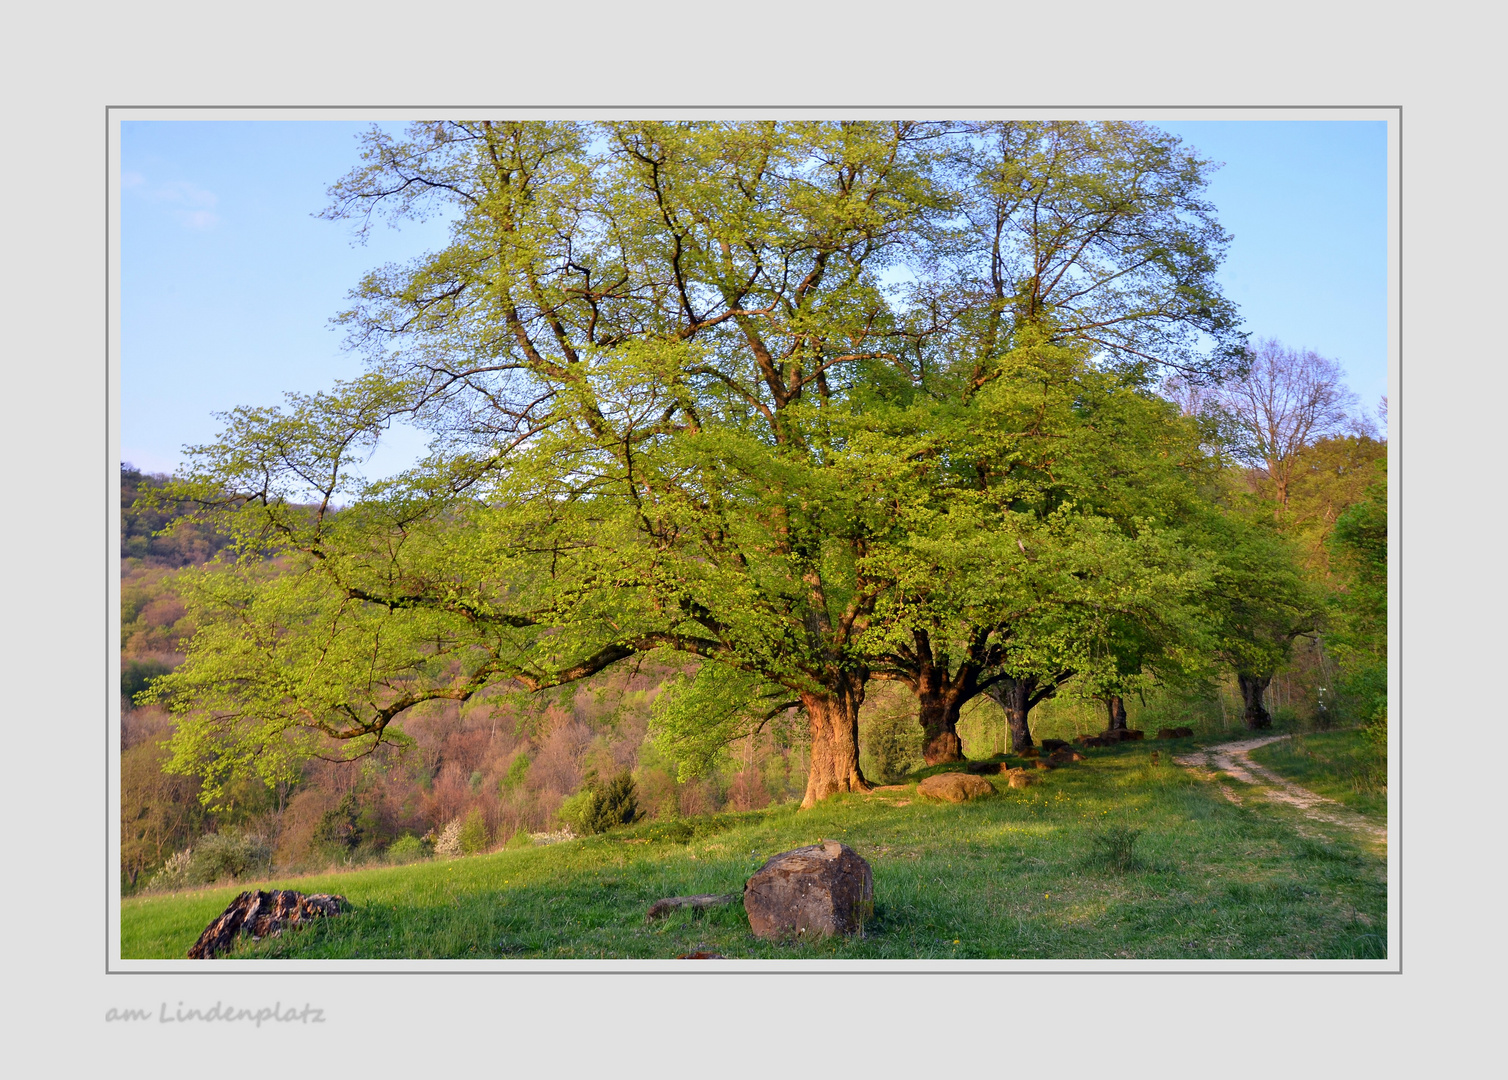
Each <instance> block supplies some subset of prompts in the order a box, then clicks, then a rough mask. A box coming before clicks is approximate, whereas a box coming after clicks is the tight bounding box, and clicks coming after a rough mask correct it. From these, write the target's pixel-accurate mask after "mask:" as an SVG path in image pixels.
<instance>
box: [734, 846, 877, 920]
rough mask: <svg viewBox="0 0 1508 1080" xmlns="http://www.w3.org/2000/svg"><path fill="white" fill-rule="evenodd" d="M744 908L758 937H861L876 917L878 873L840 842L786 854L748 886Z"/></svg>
mask: <svg viewBox="0 0 1508 1080" xmlns="http://www.w3.org/2000/svg"><path fill="white" fill-rule="evenodd" d="M744 910H745V911H746V912H748V915H749V929H751V930H752V931H754V936H755V937H759V938H765V939H776V938H783V937H789V936H792V935H797V934H799V935H803V936H807V937H831V936H833V935H837V934H861V933H863V932H864V922H865V920H866V919H868V918H869V917H870V916H871V915H873V914H874V874H873V872H871V871H870V869H869V864H868V863H867V862H865V861H864V860H863V859H862V858H861V857H860V856H859V854H858V853H857V852H856V851H854V850H853V849H852V848H850V847H849V846H848V845H847V844H840V843H838V842H837V841H836V840H829V841H827V842H826V843H822V844H813V845H812V846H810V847H801V848H796V849H795V850H794V851H783V852H781V853H780V854H779V855H774V856H771V857H770V859H769V860H768V861H767V862H766V863H765V864H764V865H763V866H762V867H760V868H759V869H758V870H757V871H755V873H754V876H753V877H751V878H749V880H748V881H747V882H746V883H745V884H744Z"/></svg>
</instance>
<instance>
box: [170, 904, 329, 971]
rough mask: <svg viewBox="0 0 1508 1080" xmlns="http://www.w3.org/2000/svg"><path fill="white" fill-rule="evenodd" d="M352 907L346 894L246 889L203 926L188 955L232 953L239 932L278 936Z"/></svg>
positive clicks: (193, 957) (195, 957) (202, 957)
mask: <svg viewBox="0 0 1508 1080" xmlns="http://www.w3.org/2000/svg"><path fill="white" fill-rule="evenodd" d="M349 906H350V905H349V904H347V903H346V898H345V897H343V896H330V895H327V894H325V893H316V894H315V895H313V896H305V895H304V894H303V893H299V892H294V891H293V890H292V889H272V890H271V891H268V890H257V891H247V892H243V893H242V894H241V895H240V896H237V897H236V898H235V899H234V900H232V901H231V902H230V906H229V907H227V908H226V909H225V910H224V911H223V912H221V913H220V914H219V915H218V916H216V917H215V919H214V921H213V922H211V923H210V924H209V925H208V926H206V927H205V928H204V933H202V934H200V935H199V940H198V941H196V942H194V946H193V948H191V949H189V951H188V956H189V959H190V960H210V959H213V958H214V957H216V956H218V955H220V954H221V953H227V952H230V948H231V946H232V945H233V944H234V943H235V938H236V935H237V934H246V935H247V936H248V937H250V938H251V939H252V940H253V941H256V940H258V939H260V938H264V937H277V936H278V935H279V934H281V933H282V932H283V928H284V927H287V926H297V925H298V924H299V923H304V922H308V921H309V920H311V919H317V918H323V917H327V916H331V915H339V914H340V913H341V912H342V911H344V910H346V909H347V908H348V907H349Z"/></svg>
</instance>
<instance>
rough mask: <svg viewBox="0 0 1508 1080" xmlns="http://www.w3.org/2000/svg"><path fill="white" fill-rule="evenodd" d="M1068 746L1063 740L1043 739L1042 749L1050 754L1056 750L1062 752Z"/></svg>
mask: <svg viewBox="0 0 1508 1080" xmlns="http://www.w3.org/2000/svg"><path fill="white" fill-rule="evenodd" d="M1067 745H1068V744H1067V743H1066V742H1064V741H1063V740H1062V739H1043V740H1042V742H1041V746H1042V749H1043V750H1046V751H1047V752H1048V753H1049V754H1051V753H1052V752H1053V751H1055V750H1062V749H1063V748H1064V747H1066V746H1067Z"/></svg>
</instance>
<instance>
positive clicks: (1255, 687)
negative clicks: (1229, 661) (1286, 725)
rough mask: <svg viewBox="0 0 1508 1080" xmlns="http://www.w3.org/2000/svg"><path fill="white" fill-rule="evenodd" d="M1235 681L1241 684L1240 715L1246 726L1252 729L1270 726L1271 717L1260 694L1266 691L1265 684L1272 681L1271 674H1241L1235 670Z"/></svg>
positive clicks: (1256, 729)
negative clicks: (1241, 706)
mask: <svg viewBox="0 0 1508 1080" xmlns="http://www.w3.org/2000/svg"><path fill="white" fill-rule="evenodd" d="M1236 682H1237V683H1239V684H1240V686H1241V701H1242V703H1243V705H1244V708H1243V709H1242V713H1241V715H1242V718H1243V719H1244V720H1245V721H1246V726H1247V727H1248V728H1250V729H1251V730H1252V731H1260V730H1261V729H1262V728H1269V727H1272V717H1271V715H1269V714H1268V712H1267V708H1266V706H1264V705H1263V704H1262V695H1263V694H1264V693H1266V691H1267V684H1268V683H1270V682H1272V676H1271V675H1243V674H1241V673H1240V672H1237V673H1236Z"/></svg>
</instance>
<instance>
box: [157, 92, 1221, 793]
mask: <svg viewBox="0 0 1508 1080" xmlns="http://www.w3.org/2000/svg"><path fill="white" fill-rule="evenodd" d="M363 159H364V165H363V166H362V167H360V168H358V169H356V170H355V171H353V172H352V173H351V174H350V175H349V176H347V177H346V178H345V179H344V180H342V181H341V182H340V183H338V184H337V185H336V186H335V187H334V188H333V189H332V195H333V202H332V205H331V207H330V209H329V210H328V216H330V217H332V218H337V219H346V220H354V221H356V222H357V223H358V227H359V229H360V230H363V231H364V230H365V229H366V228H367V227H369V225H370V223H371V222H372V221H373V220H374V219H375V218H380V217H381V216H382V215H384V214H389V215H392V216H394V217H400V218H401V217H404V216H415V215H423V214H427V213H445V214H449V215H451V216H452V217H453V218H454V224H453V226H452V229H451V243H450V244H449V246H448V247H446V248H445V249H444V250H442V251H439V252H435V253H433V254H431V255H429V256H427V257H424V258H422V259H420V260H418V261H417V262H415V263H413V264H410V265H406V266H396V267H395V266H390V267H384V268H382V269H379V270H377V271H374V272H373V273H372V274H370V275H369V276H368V277H367V278H366V279H365V280H364V281H363V283H362V284H361V286H360V288H359V289H358V290H357V292H356V294H355V296H354V303H353V305H352V307H351V308H350V309H349V310H348V311H347V312H345V313H344V314H343V315H342V316H341V319H342V321H343V322H344V324H345V325H346V326H347V327H348V329H349V331H350V342H351V345H352V346H353V348H355V349H356V350H357V351H358V352H359V353H361V354H362V355H363V356H364V357H365V360H366V363H367V367H368V372H367V374H366V375H364V376H362V377H361V378H358V379H354V380H352V381H350V382H348V383H345V384H342V385H341V386H339V387H337V388H335V389H334V390H333V391H332V392H330V393H329V394H324V395H315V396H314V397H312V398H298V399H293V400H292V401H291V402H290V406H289V407H288V408H287V409H285V410H268V409H260V410H259V409H246V410H239V411H238V412H236V413H235V414H233V415H232V416H231V417H230V418H229V419H230V424H229V427H228V429H227V432H226V435H225V438H224V439H223V440H222V442H220V443H219V444H216V445H214V446H211V447H205V448H201V449H200V451H199V452H198V454H197V456H196V459H195V465H194V467H193V470H192V473H191V475H190V476H189V477H187V478H186V480H185V482H184V484H183V485H181V487H180V489H179V490H177V491H176V492H175V497H176V496H192V497H194V498H197V499H198V500H199V501H200V503H201V504H202V505H203V506H205V507H206V508H208V510H209V511H211V512H215V513H218V514H220V515H221V516H222V517H225V518H227V519H233V520H228V521H227V522H224V523H222V524H224V527H225V528H227V529H228V530H229V531H231V532H233V533H234V534H235V535H236V536H237V537H238V538H239V542H240V545H241V546H240V549H239V550H240V552H241V555H242V560H241V562H240V563H238V564H237V565H236V566H235V567H234V568H225V569H220V570H216V571H212V572H208V573H206V574H204V575H203V576H202V577H201V578H200V579H199V583H198V586H197V591H196V592H195V593H194V598H193V600H192V603H193V604H196V605H198V606H197V607H196V608H195V611H196V619H197V621H198V623H199V625H200V626H201V627H203V628H204V629H203V630H202V632H201V636H200V637H198V638H196V640H195V642H194V645H193V646H192V648H191V652H190V657H189V661H188V663H187V664H186V665H185V667H184V668H183V669H182V670H181V671H180V672H179V673H177V674H175V675H174V676H173V677H172V678H170V679H169V680H166V681H164V683H163V684H162V686H161V688H160V691H159V694H160V696H161V697H162V698H163V699H164V700H169V701H172V702H173V703H175V706H176V707H177V708H178V709H179V710H180V711H181V712H182V713H183V714H184V715H185V717H186V718H187V717H190V716H192V717H197V718H198V720H197V721H196V722H191V723H185V724H184V725H183V726H181V727H180V737H179V740H178V744H177V745H178V750H179V760H180V762H181V763H183V764H184V766H185V767H188V766H189V765H190V764H193V765H194V766H195V767H196V768H197V769H198V771H200V772H201V773H204V774H206V775H211V776H212V775H220V774H226V770H229V771H235V770H238V769H239V770H245V769H261V770H264V771H266V770H276V769H279V768H284V767H286V763H287V762H291V761H293V760H294V759H296V758H297V756H298V755H300V754H307V753H314V752H322V750H321V748H322V747H325V746H327V744H329V743H331V742H334V743H336V744H340V745H344V746H346V747H348V748H352V749H351V751H350V752H361V751H363V750H365V749H370V747H371V746H373V745H375V744H376V743H377V742H380V741H381V740H383V739H385V738H392V737H396V736H397V734H398V729H397V728H395V727H394V722H395V721H396V720H397V719H398V718H400V717H401V716H402V715H403V714H404V712H405V711H406V710H408V709H410V708H412V707H414V706H415V705H417V704H420V703H422V702H424V701H428V700H434V699H436V698H450V699H457V698H461V699H464V698H465V697H469V696H471V695H473V694H475V693H477V692H478V691H479V689H480V688H481V687H484V686H486V685H488V684H489V683H492V682H496V681H500V680H518V681H520V682H522V683H523V684H524V685H529V686H545V685H551V684H554V683H558V682H560V681H562V680H567V679H572V678H577V677H581V676H583V675H586V674H590V673H592V672H594V671H598V670H601V669H602V668H603V667H605V666H607V665H610V664H613V663H616V662H619V661H621V660H623V659H625V658H626V657H629V656H632V655H635V654H641V653H644V652H647V651H651V650H655V649H670V650H676V651H678V652H679V653H682V654H688V655H692V656H696V657H700V658H702V659H703V660H706V661H709V662H712V663H715V664H718V665H721V666H722V667H723V668H724V669H726V670H730V671H737V672H740V673H742V675H743V676H745V677H747V678H748V679H750V680H752V681H753V684H754V685H758V686H761V687H779V688H781V689H783V690H784V691H786V692H788V693H789V694H790V695H791V697H792V699H793V700H796V701H799V702H800V703H801V706H802V708H803V710H804V712H805V714H806V717H807V721H808V724H809V727H810V731H811V738H812V767H811V771H810V775H809V782H808V789H807V795H806V803H807V804H808V805H809V804H811V803H812V802H815V801H816V800H818V799H821V798H824V797H826V796H827V795H830V794H832V793H835V792H841V791H852V790H862V789H863V788H864V787H866V786H867V785H866V781H865V779H864V777H863V775H862V773H861V771H860V769H859V765H858V745H857V717H858V709H859V706H860V704H861V703H862V701H863V698H864V689H865V684H866V683H867V681H868V679H869V678H870V675H871V663H872V659H873V657H874V655H875V648H874V642H875V641H877V640H879V641H884V640H890V639H891V638H893V634H892V633H891V627H892V626H893V625H894V624H897V623H898V622H900V621H903V620H905V619H907V618H909V615H907V613H906V609H905V605H904V604H899V605H898V604H895V603H891V602H889V601H890V600H891V598H892V597H893V594H894V593H895V592H896V589H897V587H898V578H897V576H896V575H897V574H898V573H899V572H900V570H901V569H902V568H903V567H904V565H905V560H904V559H902V558H900V557H899V556H898V555H897V553H898V552H900V551H902V550H903V549H904V550H914V545H913V546H912V547H910V548H908V547H907V545H908V543H909V539H908V537H909V533H910V532H911V531H912V530H914V529H915V528H916V527H917V522H918V520H919V514H920V515H921V516H922V517H925V513H923V511H924V510H925V508H927V507H935V506H936V504H937V498H938V496H937V489H936V487H935V484H936V483H937V482H938V477H939V476H940V475H941V474H940V473H939V471H938V470H937V468H936V467H935V460H936V456H937V452H938V430H937V423H938V421H939V418H940V416H942V414H940V413H939V412H938V411H936V410H935V409H932V408H930V407H927V408H920V407H918V402H917V399H916V397H915V394H914V391H916V389H917V388H918V387H921V388H923V390H924V396H926V395H932V397H931V400H932V401H934V402H935V401H936V400H938V399H937V397H936V395H935V394H932V391H931V390H930V389H929V388H928V383H929V380H930V378H931V373H933V372H936V371H938V370H940V369H943V368H946V369H947V370H948V372H949V373H950V374H949V378H950V379H951V380H952V383H953V396H952V398H951V399H950V400H951V401H952V402H953V404H956V405H959V406H961V407H964V408H973V407H974V405H973V401H974V398H975V397H977V396H980V392H981V390H982V389H983V388H985V387H986V386H987V384H989V383H990V382H991V381H992V380H993V379H994V378H995V377H996V374H997V368H998V366H999V363H1000V360H1001V358H1002V357H1003V356H1005V355H1006V354H1007V353H1009V352H1011V351H1012V350H1018V349H1020V348H1022V347H1023V346H1024V345H1031V344H1034V343H1045V344H1046V345H1050V346H1054V347H1064V346H1073V347H1077V348H1079V349H1081V350H1083V349H1088V350H1090V351H1091V352H1094V353H1096V354H1097V357H1098V362H1099V363H1100V364H1101V365H1103V366H1106V367H1108V368H1114V369H1115V370H1117V371H1119V372H1120V373H1121V374H1122V375H1124V376H1126V377H1129V378H1132V379H1133V380H1134V379H1136V378H1139V377H1142V376H1144V375H1145V374H1146V373H1147V372H1148V371H1149V370H1150V369H1151V368H1152V367H1155V366H1157V365H1158V364H1164V363H1165V364H1167V365H1171V366H1174V367H1176V368H1178V369H1180V370H1184V371H1187V372H1191V373H1192V374H1193V375H1195V376H1213V375H1215V374H1218V373H1219V371H1220V370H1222V368H1223V366H1225V365H1228V363H1229V362H1230V361H1231V359H1232V357H1233V356H1234V355H1235V354H1234V352H1233V346H1232V342H1233V341H1234V340H1235V338H1234V329H1233V327H1234V318H1233V314H1232V312H1231V309H1230V307H1229V305H1228V304H1227V303H1225V302H1224V301H1223V300H1222V299H1221V298H1220V296H1219V294H1218V290H1216V289H1215V287H1214V286H1213V284H1212V281H1213V279H1212V272H1213V268H1214V266H1215V264H1216V262H1217V261H1218V255H1219V249H1220V247H1221V245H1222V244H1223V242H1224V237H1223V234H1221V233H1220V231H1219V229H1218V227H1216V226H1215V225H1214V223H1213V221H1212V220H1211V218H1210V214H1209V207H1208V206H1207V205H1206V204H1204V203H1202V202H1200V201H1199V198H1198V195H1199V190H1200V188H1201V186H1202V183H1203V170H1204V165H1203V163H1201V162H1199V161H1198V160H1197V159H1196V158H1194V157H1192V156H1191V155H1188V154H1185V153H1183V152H1182V151H1181V150H1180V149H1179V148H1178V146H1177V142H1176V140H1173V139H1170V138H1168V137H1166V136H1162V135H1160V134H1159V133H1156V132H1154V131H1150V130H1149V129H1145V128H1142V127H1140V126H1137V125H1126V124H1100V125H1072V124H989V125H977V126H964V127H951V128H950V127H948V126H946V125H940V124H921V123H912V122H897V123H877V122H863V123H831V122H792V123H773V122H771V123H750V124H724V123H689V122H688V123H638V122H625V123H610V124H576V123H542V122H515V123H492V122H486V121H483V122H475V123H472V122H433V123H421V124H416V125H413V126H412V127H411V128H410V129H409V130H408V132H407V134H406V135H405V136H403V137H396V136H391V135H388V134H386V133H383V132H381V131H376V130H374V131H373V132H371V133H370V134H369V135H368V136H367V137H366V138H365V141H364V144H363ZM1048 328H1050V329H1048ZM1201 341H1204V342H1206V345H1207V343H1208V342H1210V341H1213V343H1214V344H1213V346H1212V347H1208V346H1207V347H1204V348H1203V349H1202V350H1201V348H1199V347H1198V346H1199V343H1200V342H1201ZM1159 350H1161V351H1159ZM886 386H888V387H891V388H892V389H896V388H905V389H906V393H877V392H875V388H876V387H881V388H883V387H886ZM987 398H988V395H987V394H985V395H984V396H983V398H981V400H984V399H987ZM400 416H402V417H405V418H407V419H409V420H411V421H412V422H414V423H416V424H418V425H420V426H421V427H423V428H425V429H427V430H428V431H429V432H431V434H432V435H433V443H432V446H431V451H432V452H431V455H430V457H429V458H428V459H427V460H426V461H425V462H423V463H422V464H421V465H419V466H418V467H416V469H415V470H413V471H412V472H411V473H410V474H409V475H407V476H405V477H403V478H401V479H400V480H398V481H394V482H391V483H387V484H376V485H370V484H364V483H362V482H361V481H360V480H359V478H357V477H356V476H355V474H354V473H353V472H352V469H353V467H354V466H355V465H356V464H357V462H358V459H359V456H360V453H359V452H360V451H361V450H362V449H363V448H364V447H365V446H366V445H367V444H368V443H370V441H371V440H373V439H375V438H377V437H379V436H380V432H381V431H382V429H383V427H384V425H386V424H387V423H389V422H390V421H391V420H392V419H393V418H395V417H400ZM991 497H993V498H997V499H998V498H999V493H998V492H997V493H995V494H994V495H992V496H991ZM1037 527H1042V526H1037ZM1073 528H1077V526H1073V527H1072V528H1069V531H1070V532H1071V531H1073ZM1086 528H1087V527H1086ZM1080 531H1082V530H1080ZM1093 531H1094V530H1093V529H1092V528H1090V529H1089V532H1091V533H1092V532H1093ZM1086 535H1087V534H1086ZM953 630H954V628H951V627H950V628H949V629H948V631H947V632H949V633H952V632H953ZM990 632H991V633H998V632H999V626H998V625H996V626H992V627H991V630H990ZM280 762H281V763H283V764H279V763H280ZM217 770H218V771H219V772H218V773H217ZM213 786H214V785H213V783H210V784H208V785H207V788H206V790H213Z"/></svg>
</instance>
